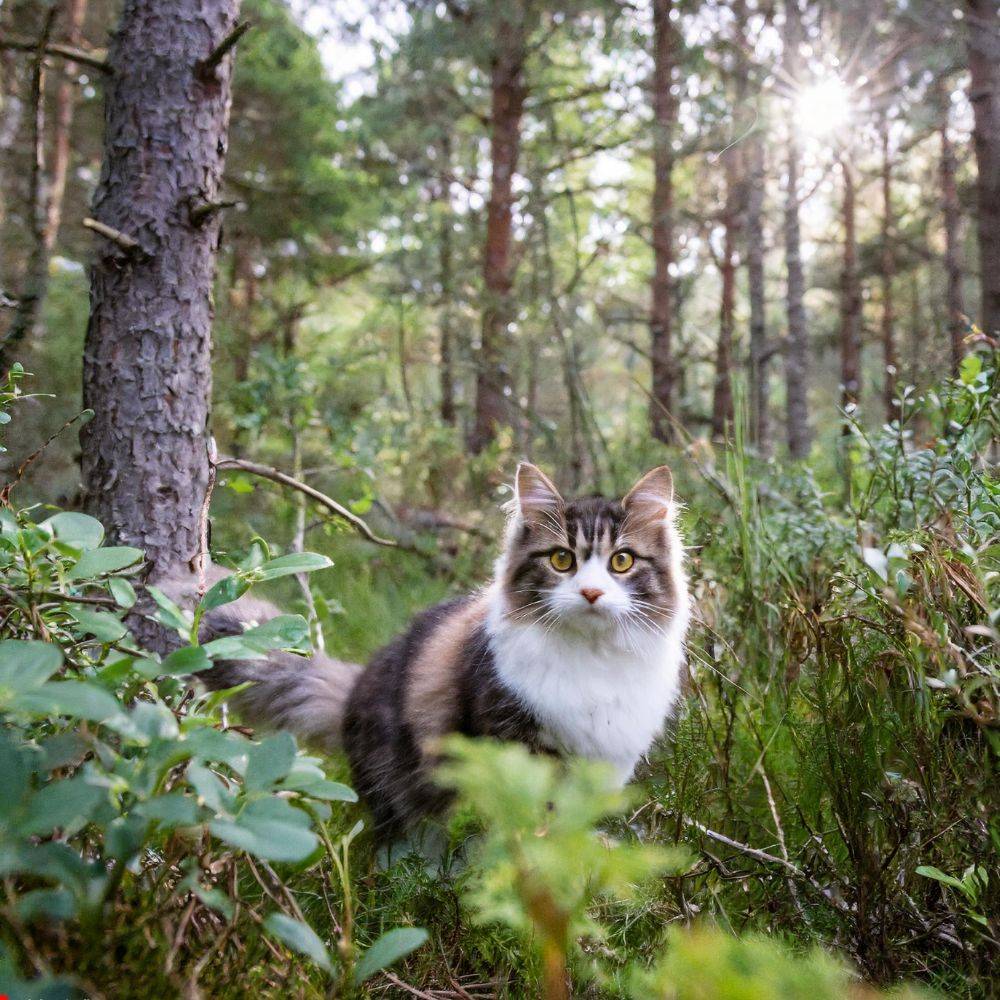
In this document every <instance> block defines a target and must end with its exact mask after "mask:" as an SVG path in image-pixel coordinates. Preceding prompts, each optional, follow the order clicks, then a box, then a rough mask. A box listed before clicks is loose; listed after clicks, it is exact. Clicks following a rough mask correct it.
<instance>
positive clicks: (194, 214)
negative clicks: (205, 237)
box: [188, 201, 239, 226]
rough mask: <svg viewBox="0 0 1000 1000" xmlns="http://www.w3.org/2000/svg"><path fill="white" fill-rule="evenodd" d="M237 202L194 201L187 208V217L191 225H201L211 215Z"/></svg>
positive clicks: (232, 206)
mask: <svg viewBox="0 0 1000 1000" xmlns="http://www.w3.org/2000/svg"><path fill="white" fill-rule="evenodd" d="M238 204H239V202H237V201H195V202H193V203H192V204H191V207H190V209H189V210H188V218H189V219H190V220H191V225H192V226H203V225H204V224H205V223H206V222H208V220H209V219H210V218H212V216H213V215H216V214H217V213H219V212H221V211H222V210H223V209H225V208H234V207H235V206H236V205H238Z"/></svg>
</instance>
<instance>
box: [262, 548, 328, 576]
mask: <svg viewBox="0 0 1000 1000" xmlns="http://www.w3.org/2000/svg"><path fill="white" fill-rule="evenodd" d="M332 565H333V563H332V562H331V560H329V559H327V557H326V556H322V555H320V554H319V553H318V552H291V553H289V554H288V555H287V556H278V558H277V559H272V560H270V562H266V563H264V565H263V566H261V567H260V569H259V570H258V571H257V572H258V573H259V574H260V579H262V580H275V579H277V578H278V577H279V576H290V575H291V574H292V573H312V572H313V571H315V570H318V569H327V568H328V567H329V566H332Z"/></svg>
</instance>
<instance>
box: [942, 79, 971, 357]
mask: <svg viewBox="0 0 1000 1000" xmlns="http://www.w3.org/2000/svg"><path fill="white" fill-rule="evenodd" d="M949 111H950V102H949V101H948V97H947V94H944V95H942V116H941V211H942V214H943V216H944V269H945V282H946V289H947V290H946V293H945V299H946V302H947V306H948V345H949V347H950V349H951V367H952V371H953V372H955V373H956V374H957V372H958V368H959V365H961V363H962V357H963V356H964V354H965V344H964V343H963V341H964V339H965V296H964V295H963V292H962V212H961V208H960V207H959V202H958V185H957V184H956V183H955V170H956V163H955V150H954V147H953V146H952V144H951V136H949V135H948V125H949V123H950V118H951V115H950V114H949Z"/></svg>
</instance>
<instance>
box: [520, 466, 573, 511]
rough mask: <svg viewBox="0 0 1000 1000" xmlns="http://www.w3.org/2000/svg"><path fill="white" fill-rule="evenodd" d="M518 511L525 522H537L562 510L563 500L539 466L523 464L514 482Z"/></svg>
mask: <svg viewBox="0 0 1000 1000" xmlns="http://www.w3.org/2000/svg"><path fill="white" fill-rule="evenodd" d="M514 487H515V488H514V494H515V497H516V499H517V509H518V511H519V512H520V514H521V516H522V517H523V518H524V519H525V521H536V520H538V519H539V518H541V517H544V516H545V515H546V514H554V513H556V512H558V511H561V510H562V506H563V498H562V497H561V496H560V495H559V491H558V490H557V489H556V488H555V486H553V484H552V480H551V479H549V477H548V476H547V475H545V473H544V472H542V470H541V469H539V468H538V466H535V465H532V464H531V463H530V462H522V463H521V464H520V465H519V466H518V467H517V477H516V479H515V481H514Z"/></svg>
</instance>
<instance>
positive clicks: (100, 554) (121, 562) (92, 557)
mask: <svg viewBox="0 0 1000 1000" xmlns="http://www.w3.org/2000/svg"><path fill="white" fill-rule="evenodd" d="M143 557H144V553H143V551H142V549H135V548H132V546H130V545H112V546H109V547H108V548H104V549H90V550H88V551H87V552H84V554H83V555H82V556H80V558H79V560H78V561H77V563H76V565H75V566H74V567H73V568H72V569H71V570H70V571H69V578H70V579H71V580H83V579H89V578H91V577H95V576H101V575H102V574H104V573H115V572H117V571H118V570H120V569H125V567H126V566H131V565H132V564H133V563H137V562H138V561H139V560H140V559H142V558H143Z"/></svg>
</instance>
